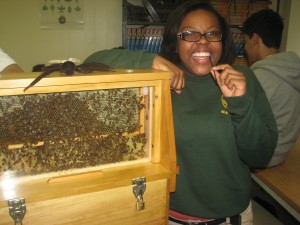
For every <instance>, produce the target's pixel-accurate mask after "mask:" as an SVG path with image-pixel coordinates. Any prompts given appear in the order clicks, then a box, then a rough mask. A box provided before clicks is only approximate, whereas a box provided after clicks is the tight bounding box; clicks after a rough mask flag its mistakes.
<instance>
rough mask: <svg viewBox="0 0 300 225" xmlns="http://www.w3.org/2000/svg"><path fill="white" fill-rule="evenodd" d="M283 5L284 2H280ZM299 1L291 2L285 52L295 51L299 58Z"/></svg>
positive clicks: (293, 0)
mask: <svg viewBox="0 0 300 225" xmlns="http://www.w3.org/2000/svg"><path fill="white" fill-rule="evenodd" d="M281 1H282V2H283V3H284V0H281ZM299 9H300V1H299V0H292V4H291V9H290V20H289V27H288V35H287V45H286V50H287V51H295V52H296V53H297V54H298V56H300V25H299V22H300V13H299Z"/></svg>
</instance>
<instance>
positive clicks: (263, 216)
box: [252, 201, 283, 225]
mask: <svg viewBox="0 0 300 225" xmlns="http://www.w3.org/2000/svg"><path fill="white" fill-rule="evenodd" d="M252 210H253V225H283V223H281V222H280V221H279V220H278V219H277V218H276V217H274V216H273V215H272V214H271V213H269V212H268V211H267V210H266V209H265V208H263V207H262V206H261V205H259V204H258V203H257V202H255V201H252Z"/></svg>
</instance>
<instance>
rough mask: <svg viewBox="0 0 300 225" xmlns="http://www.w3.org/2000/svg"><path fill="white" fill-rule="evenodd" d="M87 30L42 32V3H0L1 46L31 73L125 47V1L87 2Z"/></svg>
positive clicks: (23, 0)
mask: <svg viewBox="0 0 300 225" xmlns="http://www.w3.org/2000/svg"><path fill="white" fill-rule="evenodd" d="M83 1H84V22H85V25H84V29H83V30H41V29H40V20H39V19H40V17H39V13H40V11H39V10H40V0H0V46H1V48H2V49H4V51H6V52H7V53H8V54H9V55H10V56H11V57H12V58H14V59H15V60H16V61H17V62H18V64H19V65H20V66H21V67H22V68H23V69H24V70H25V71H27V72H30V71H31V69H32V66H33V65H35V64H39V63H47V62H48V61H49V60H51V59H67V58H70V57H73V58H78V59H80V60H84V59H85V58H86V57H87V56H88V55H90V54H91V53H93V52H95V51H98V50H102V49H106V48H112V47H118V46H121V45H122V0H109V1H106V0H83Z"/></svg>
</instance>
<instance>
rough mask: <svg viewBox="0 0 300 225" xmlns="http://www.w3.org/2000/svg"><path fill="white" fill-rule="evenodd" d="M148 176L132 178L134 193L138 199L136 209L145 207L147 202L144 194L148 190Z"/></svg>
mask: <svg viewBox="0 0 300 225" xmlns="http://www.w3.org/2000/svg"><path fill="white" fill-rule="evenodd" d="M145 183H146V177H139V178H134V179H133V180H132V184H133V190H132V191H133V193H134V196H135V197H136V199H137V202H136V210H137V211H140V210H143V209H144V208H145V202H144V200H143V194H144V192H145V191H146V184H145Z"/></svg>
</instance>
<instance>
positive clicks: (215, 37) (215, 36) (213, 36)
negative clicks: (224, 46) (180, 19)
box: [177, 31, 222, 42]
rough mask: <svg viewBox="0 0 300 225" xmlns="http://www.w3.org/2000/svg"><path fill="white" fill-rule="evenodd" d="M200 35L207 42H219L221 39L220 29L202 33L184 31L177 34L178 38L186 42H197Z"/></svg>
mask: <svg viewBox="0 0 300 225" xmlns="http://www.w3.org/2000/svg"><path fill="white" fill-rule="evenodd" d="M202 36H204V37H205V39H206V40H207V41H208V42H219V41H221V40H222V32H220V31H210V32H206V33H204V34H202V33H201V32H197V31H184V32H181V33H179V34H177V37H178V38H179V39H181V40H184V41H188V42H197V41H199V40H201V38H202Z"/></svg>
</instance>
